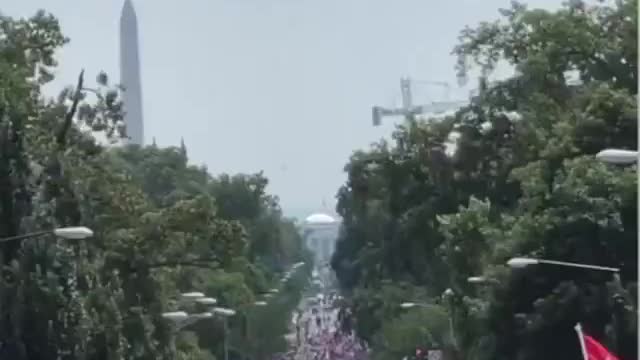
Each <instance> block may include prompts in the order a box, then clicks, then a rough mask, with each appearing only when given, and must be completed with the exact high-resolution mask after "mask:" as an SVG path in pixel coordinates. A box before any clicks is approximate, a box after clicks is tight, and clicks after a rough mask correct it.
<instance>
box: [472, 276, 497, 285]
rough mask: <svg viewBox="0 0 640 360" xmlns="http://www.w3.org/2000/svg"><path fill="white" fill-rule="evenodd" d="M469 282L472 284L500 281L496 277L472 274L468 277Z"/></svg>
mask: <svg viewBox="0 0 640 360" xmlns="http://www.w3.org/2000/svg"><path fill="white" fill-rule="evenodd" d="M467 282H468V283H470V284H499V283H500V282H499V281H498V280H497V279H494V278H488V277H485V276H471V277H469V278H467Z"/></svg>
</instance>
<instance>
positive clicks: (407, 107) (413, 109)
mask: <svg viewBox="0 0 640 360" xmlns="http://www.w3.org/2000/svg"><path fill="white" fill-rule="evenodd" d="M419 83H423V84H430V85H438V86H442V87H444V88H445V89H446V91H447V94H446V98H447V101H437V102H432V103H431V104H428V105H413V97H412V94H411V88H412V82H411V79H409V78H407V77H405V78H402V79H400V91H401V93H402V107H401V108H395V109H393V108H391V109H390V108H384V107H382V106H374V107H373V109H372V117H373V126H379V125H380V124H381V123H382V118H383V117H384V116H405V117H408V116H412V115H418V114H429V113H431V114H439V113H443V112H445V111H449V110H455V109H458V108H460V107H461V106H464V105H466V104H467V101H448V100H449V99H448V98H449V91H450V90H451V87H450V86H449V84H448V83H446V82H441V81H419Z"/></svg>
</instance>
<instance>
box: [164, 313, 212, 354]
mask: <svg viewBox="0 0 640 360" xmlns="http://www.w3.org/2000/svg"><path fill="white" fill-rule="evenodd" d="M161 315H162V317H163V318H164V319H167V320H169V321H171V322H172V323H173V325H174V327H173V331H171V337H172V339H171V352H172V354H173V357H175V356H176V352H177V351H176V340H175V337H176V333H177V332H178V331H179V330H180V329H182V328H184V327H185V326H187V325H191V324H193V323H195V322H196V321H198V320H202V319H209V318H211V317H213V314H211V313H210V312H204V313H199V314H187V313H186V312H184V311H171V312H165V313H162V314H161Z"/></svg>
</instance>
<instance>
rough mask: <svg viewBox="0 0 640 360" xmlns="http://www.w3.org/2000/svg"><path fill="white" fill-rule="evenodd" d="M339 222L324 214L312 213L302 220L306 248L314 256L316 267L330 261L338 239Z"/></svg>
mask: <svg viewBox="0 0 640 360" xmlns="http://www.w3.org/2000/svg"><path fill="white" fill-rule="evenodd" d="M340 223H341V222H340V220H338V219H336V217H333V216H331V215H328V214H326V213H314V214H311V215H309V216H307V217H306V218H305V219H304V222H303V224H302V228H303V230H304V233H305V239H306V244H307V247H308V248H309V249H310V250H311V251H312V252H313V254H314V255H315V263H316V266H318V267H322V266H323V265H324V264H327V263H328V262H329V261H330V260H331V256H332V255H333V251H334V250H335V247H336V240H337V239H338V231H339V229H340Z"/></svg>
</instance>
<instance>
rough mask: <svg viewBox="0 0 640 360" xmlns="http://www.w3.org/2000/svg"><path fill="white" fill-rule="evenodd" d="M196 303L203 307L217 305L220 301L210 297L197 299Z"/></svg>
mask: <svg viewBox="0 0 640 360" xmlns="http://www.w3.org/2000/svg"><path fill="white" fill-rule="evenodd" d="M195 301H196V302H197V303H198V304H202V305H215V304H217V303H218V300H216V299H214V298H210V297H204V298H197V299H196V300H195Z"/></svg>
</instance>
